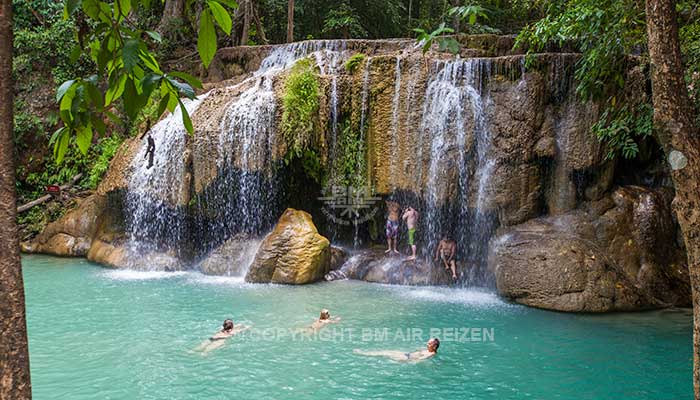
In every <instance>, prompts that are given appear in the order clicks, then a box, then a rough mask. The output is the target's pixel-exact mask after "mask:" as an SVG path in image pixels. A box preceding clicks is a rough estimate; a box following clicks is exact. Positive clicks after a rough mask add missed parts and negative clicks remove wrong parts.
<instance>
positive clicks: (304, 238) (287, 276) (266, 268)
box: [245, 208, 331, 285]
mask: <svg viewBox="0 0 700 400" xmlns="http://www.w3.org/2000/svg"><path fill="white" fill-rule="evenodd" d="M330 258H331V252H330V242H329V241H328V239H326V238H325V237H323V236H321V235H320V234H319V233H318V230H317V229H316V226H315V225H314V223H313V221H312V220H311V215H310V214H309V213H307V212H304V211H300V210H295V209H292V208H288V209H287V210H286V211H285V212H284V214H282V217H280V219H279V221H278V222H277V225H275V227H274V229H273V230H272V232H270V233H269V234H268V235H267V236H266V237H265V239H264V240H263V242H262V244H261V245H260V248H259V249H258V252H257V254H256V255H255V260H253V263H252V264H251V266H250V270H249V271H248V273H247V274H246V277H245V280H246V281H247V282H254V283H268V282H271V283H286V284H295V285H301V284H305V283H311V282H315V281H318V280H320V279H322V278H323V275H325V274H326V273H327V272H328V271H329V268H330Z"/></svg>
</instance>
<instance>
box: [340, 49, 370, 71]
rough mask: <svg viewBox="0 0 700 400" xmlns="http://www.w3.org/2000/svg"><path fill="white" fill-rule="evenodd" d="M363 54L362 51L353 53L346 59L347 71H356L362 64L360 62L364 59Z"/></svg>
mask: <svg viewBox="0 0 700 400" xmlns="http://www.w3.org/2000/svg"><path fill="white" fill-rule="evenodd" d="M366 57H367V56H365V55H364V54H362V53H357V54H353V55H352V56H351V57H350V58H348V60H347V61H346V62H345V70H346V71H348V72H349V73H351V74H354V73H355V71H357V68H358V67H359V66H360V65H362V63H363V62H364V61H365V58H366Z"/></svg>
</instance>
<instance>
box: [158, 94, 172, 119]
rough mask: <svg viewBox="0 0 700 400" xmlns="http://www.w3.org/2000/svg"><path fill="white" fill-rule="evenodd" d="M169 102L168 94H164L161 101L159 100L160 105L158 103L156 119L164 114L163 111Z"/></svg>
mask: <svg viewBox="0 0 700 400" xmlns="http://www.w3.org/2000/svg"><path fill="white" fill-rule="evenodd" d="M169 102H170V93H168V94H166V95H164V96H163V98H162V99H160V103H158V115H157V116H156V118H160V116H161V115H163V113H164V112H165V109H166V108H167V107H168V103H169Z"/></svg>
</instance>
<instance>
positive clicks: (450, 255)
mask: <svg viewBox="0 0 700 400" xmlns="http://www.w3.org/2000/svg"><path fill="white" fill-rule="evenodd" d="M456 253H457V242H455V241H454V240H452V239H450V238H449V237H447V236H443V237H442V240H441V241H440V244H438V247H437V250H435V261H437V260H438V257H440V258H441V259H442V263H443V265H444V266H445V270H450V269H452V279H457V270H456V267H455V254H456Z"/></svg>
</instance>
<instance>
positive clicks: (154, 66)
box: [139, 51, 163, 75]
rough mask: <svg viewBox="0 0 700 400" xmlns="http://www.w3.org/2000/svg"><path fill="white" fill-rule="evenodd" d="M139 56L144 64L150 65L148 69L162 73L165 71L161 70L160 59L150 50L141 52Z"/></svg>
mask: <svg viewBox="0 0 700 400" xmlns="http://www.w3.org/2000/svg"><path fill="white" fill-rule="evenodd" d="M139 58H140V59H141V61H143V63H144V64H146V67H148V69H150V70H151V71H153V72H156V73H159V74H161V75H162V74H163V71H161V70H160V65H159V64H158V61H157V60H156V58H155V57H154V56H153V54H151V52H150V51H141V52H139Z"/></svg>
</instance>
